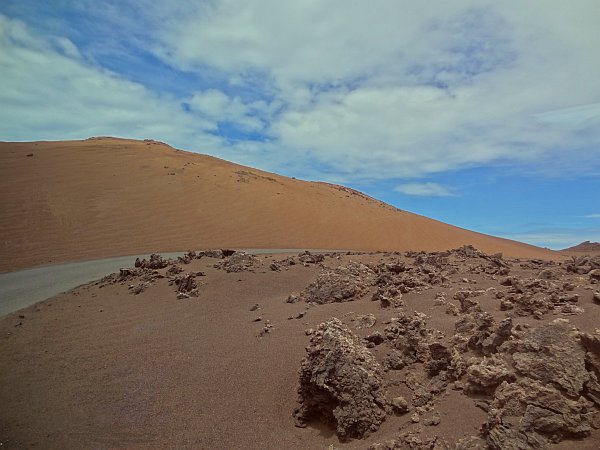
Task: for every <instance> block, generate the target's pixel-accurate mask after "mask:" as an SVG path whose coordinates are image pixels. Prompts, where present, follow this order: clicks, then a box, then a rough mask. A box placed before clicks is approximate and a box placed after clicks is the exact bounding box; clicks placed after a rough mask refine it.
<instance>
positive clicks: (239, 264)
mask: <svg viewBox="0 0 600 450" xmlns="http://www.w3.org/2000/svg"><path fill="white" fill-rule="evenodd" d="M256 262H258V259H257V258H256V257H255V256H253V255H250V254H249V253H246V252H234V253H233V254H231V255H230V256H227V257H225V258H224V259H223V261H221V262H219V263H217V264H215V268H217V269H223V270H224V271H225V272H228V273H231V272H244V271H248V270H251V269H252V266H254V264H255V263H256Z"/></svg>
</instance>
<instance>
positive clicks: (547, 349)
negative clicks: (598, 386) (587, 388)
mask: <svg viewBox="0 0 600 450" xmlns="http://www.w3.org/2000/svg"><path fill="white" fill-rule="evenodd" d="M501 350H502V351H505V352H507V353H510V354H512V361H513V366H514V367H515V369H516V370H517V371H518V372H519V373H520V374H522V375H525V376H527V377H529V378H532V379H534V380H539V381H541V382H543V383H547V384H549V385H554V386H556V387H557V388H558V389H560V390H562V391H564V392H565V393H566V394H567V395H569V396H571V397H574V396H578V395H579V393H580V392H581V391H582V389H583V385H584V384H585V382H586V381H588V379H589V374H588V372H587V371H586V368H585V349H584V348H583V346H582V345H581V343H580V342H579V341H578V340H577V337H576V336H575V334H574V333H573V332H572V331H571V330H570V327H569V326H568V324H567V323H566V322H565V321H563V320H560V319H559V320H555V321H553V322H551V323H549V324H546V325H543V326H540V327H537V328H534V329H532V330H530V331H529V332H528V333H527V335H526V336H524V337H523V338H522V339H520V340H516V341H507V342H506V343H505V344H503V346H502V348H501Z"/></svg>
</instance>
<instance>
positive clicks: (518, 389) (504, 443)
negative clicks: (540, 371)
mask: <svg viewBox="0 0 600 450" xmlns="http://www.w3.org/2000/svg"><path fill="white" fill-rule="evenodd" d="M592 414H593V405H592V403H591V402H589V401H587V400H586V399H584V398H583V397H579V398H576V399H570V398H568V397H566V396H564V395H563V394H561V393H560V392H559V391H558V390H557V389H555V388H553V387H552V386H548V385H545V384H543V383H540V382H539V381H536V380H531V379H529V378H523V379H521V380H519V381H518V382H516V383H507V382H504V383H502V384H501V385H500V386H499V387H498V389H497V390H496V393H495V397H494V401H493V403H492V409H491V410H490V418H489V420H488V423H487V425H486V429H487V437H488V443H489V444H490V445H491V447H492V448H498V449H501V448H502V449H503V448H528V447H526V446H525V447H523V445H524V443H528V444H529V445H532V446H533V448H544V447H545V446H546V445H547V442H549V441H550V442H559V441H560V440H563V439H565V438H583V437H586V436H588V435H589V434H590V432H591V418H592ZM515 419H516V420H515Z"/></svg>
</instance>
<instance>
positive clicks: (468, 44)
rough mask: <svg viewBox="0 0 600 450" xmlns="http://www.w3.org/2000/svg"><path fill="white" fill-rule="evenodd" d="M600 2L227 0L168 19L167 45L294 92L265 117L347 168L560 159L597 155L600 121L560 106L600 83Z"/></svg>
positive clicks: (299, 145)
mask: <svg viewBox="0 0 600 450" xmlns="http://www.w3.org/2000/svg"><path fill="white" fill-rule="evenodd" d="M599 5H600V4H599V3H598V2H597V1H595V0H585V1H583V0H582V1H581V2H578V7H573V6H572V5H567V4H564V5H563V4H559V3H552V5H551V6H550V5H549V4H548V3H547V2H546V1H542V0H535V1H530V2H527V3H525V4H524V3H523V2H518V1H516V0H515V1H507V2H500V3H499V2H491V1H483V2H481V1H474V0H461V1H456V2H445V1H434V2H429V3H428V5H427V7H426V8H425V7H423V6H422V5H420V4H418V3H415V2H412V1H398V0H385V1H383V0H382V1H381V2H378V3H377V5H376V6H374V5H372V4H367V3H365V2H362V1H352V0H344V1H342V0H336V1H331V2H319V1H300V2H292V3H290V2H280V1H276V0H257V1H255V2H244V1H242V0H223V1H218V2H207V3H203V4H202V6H200V8H199V9H198V10H197V11H196V12H195V13H190V14H188V15H187V16H186V18H185V19H183V20H182V21H179V22H177V23H172V24H171V25H172V26H167V27H164V28H163V29H161V30H160V32H159V33H157V34H156V36H155V37H156V38H157V39H158V40H159V42H160V44H158V45H157V46H156V51H157V54H158V55H160V57H162V58H164V59H165V60H167V61H169V63H171V64H173V65H176V66H178V67H180V68H182V69H185V70H192V71H194V70H197V71H202V70H204V68H206V67H212V68H216V69H217V70H220V71H222V72H224V73H227V74H229V79H230V81H231V83H232V84H235V85H236V86H240V85H243V83H244V81H245V80H246V78H247V77H251V78H252V80H253V81H255V80H256V77H258V78H261V77H262V80H263V85H262V88H263V89H264V90H265V91H266V92H267V91H268V93H269V95H274V96H275V97H276V98H277V99H278V100H279V101H280V102H281V103H282V104H283V105H284V108H283V109H282V111H283V112H282V113H281V114H279V115H276V116H273V117H271V118H270V120H269V121H268V123H267V127H266V129H265V132H267V133H268V134H269V136H271V137H272V138H273V139H274V140H275V141H276V142H277V143H278V144H279V145H278V147H277V149H278V150H281V149H285V150H287V156H288V158H298V159H301V158H310V159H311V160H318V161H320V162H321V163H322V164H324V165H326V166H327V167H329V168H330V169H331V170H333V171H335V172H336V173H338V174H340V175H341V176H344V177H349V178H353V179H368V178H389V177H395V176H402V177H409V176H423V175H427V174H431V173H435V172H440V171H445V170H451V169H457V168H462V167H469V166H474V165H482V164H489V163H494V162H496V161H513V162H517V163H523V162H530V163H533V162H534V161H536V160H538V159H539V158H542V157H546V158H547V160H546V162H552V161H553V160H555V161H559V160H560V157H557V156H556V155H559V156H560V155H561V153H562V154H564V153H565V152H567V151H568V152H570V154H569V156H568V158H569V159H570V160H571V161H573V160H576V159H577V158H576V157H575V156H574V153H576V152H578V153H579V154H585V155H587V156H586V157H587V158H588V162H589V154H590V152H596V154H597V152H598V151H597V150H595V149H596V148H597V147H596V146H592V145H590V143H594V144H595V143H598V142H600V131H599V130H595V131H591V132H589V133H587V134H585V135H583V134H576V133H574V132H573V128H565V127H562V126H556V125H557V124H558V122H565V121H566V120H567V119H566V115H565V114H568V115H569V116H573V114H574V112H573V111H564V114H563V115H562V116H561V117H562V118H558V119H557V117H558V116H557V115H556V114H555V113H552V112H549V111H557V110H561V109H564V108H566V107H574V106H577V105H585V104H587V103H589V99H590V98H598V96H599V95H600V82H598V81H596V80H595V79H591V78H590V74H592V73H598V71H600V52H598V51H597V46H596V44H595V42H596V39H595V36H596V29H597V23H596V18H597V17H598V16H599V14H600V6H599ZM579 116H580V117H581V113H579ZM540 120H541V121H545V122H544V125H541V124H540ZM572 120H575V119H572ZM576 120H577V121H578V124H580V123H583V122H582V119H576ZM584 122H585V121H584ZM585 123H588V122H585ZM575 131H576V130H575ZM590 148H591V150H590ZM593 159H594V161H596V165H598V161H597V160H598V158H597V155H596V157H595V158H593ZM583 167H584V168H585V167H586V166H583ZM588 167H589V165H588Z"/></svg>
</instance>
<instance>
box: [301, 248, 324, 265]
mask: <svg viewBox="0 0 600 450" xmlns="http://www.w3.org/2000/svg"><path fill="white" fill-rule="evenodd" d="M298 259H299V260H300V262H301V263H302V264H317V263H320V262H323V261H324V260H325V256H324V255H323V254H321V253H315V254H313V253H311V252H309V251H308V250H306V251H304V252H302V253H300V254H299V255H298Z"/></svg>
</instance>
